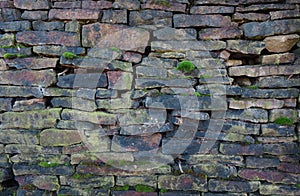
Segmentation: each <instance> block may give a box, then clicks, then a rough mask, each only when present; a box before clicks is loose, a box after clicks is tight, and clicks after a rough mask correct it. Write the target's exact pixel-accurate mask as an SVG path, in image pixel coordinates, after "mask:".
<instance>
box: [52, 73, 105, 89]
mask: <svg viewBox="0 0 300 196" xmlns="http://www.w3.org/2000/svg"><path fill="white" fill-rule="evenodd" d="M57 86H59V87H63V88H101V87H106V86H107V77H106V75H105V74H96V73H86V74H70V75H66V76H60V77H58V83H57Z"/></svg>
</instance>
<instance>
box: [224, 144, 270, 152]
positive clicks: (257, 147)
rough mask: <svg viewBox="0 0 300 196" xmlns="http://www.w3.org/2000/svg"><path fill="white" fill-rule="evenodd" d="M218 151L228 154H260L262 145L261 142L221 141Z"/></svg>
mask: <svg viewBox="0 0 300 196" xmlns="http://www.w3.org/2000/svg"><path fill="white" fill-rule="evenodd" d="M220 152H221V153H222V154H228V155H262V154H263V152H264V151H263V146H262V145H261V144H250V145H241V144H225V143H221V145H220Z"/></svg>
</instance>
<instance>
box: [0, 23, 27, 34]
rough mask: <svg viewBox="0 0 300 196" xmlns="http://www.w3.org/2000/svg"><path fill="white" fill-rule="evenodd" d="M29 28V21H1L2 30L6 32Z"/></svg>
mask: <svg viewBox="0 0 300 196" xmlns="http://www.w3.org/2000/svg"><path fill="white" fill-rule="evenodd" d="M29 29H30V22H29V21H14V22H0V30H1V31H4V32H18V31H25V30H29Z"/></svg>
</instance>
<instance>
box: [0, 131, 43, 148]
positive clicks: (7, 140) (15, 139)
mask: <svg viewBox="0 0 300 196" xmlns="http://www.w3.org/2000/svg"><path fill="white" fill-rule="evenodd" d="M37 135H38V131H34V130H31V131H30V132H28V131H26V130H14V129H5V130H2V131H1V132H0V138H1V139H0V141H1V143H3V144H28V145H34V144H38V143H39V141H38V138H37Z"/></svg>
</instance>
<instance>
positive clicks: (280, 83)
mask: <svg viewBox="0 0 300 196" xmlns="http://www.w3.org/2000/svg"><path fill="white" fill-rule="evenodd" d="M299 84H300V79H297V78H290V79H288V78H287V77H284V76H272V77H260V78H259V79H258V83H257V86H258V87H260V88H284V87H286V88H290V87H294V86H299Z"/></svg>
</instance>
